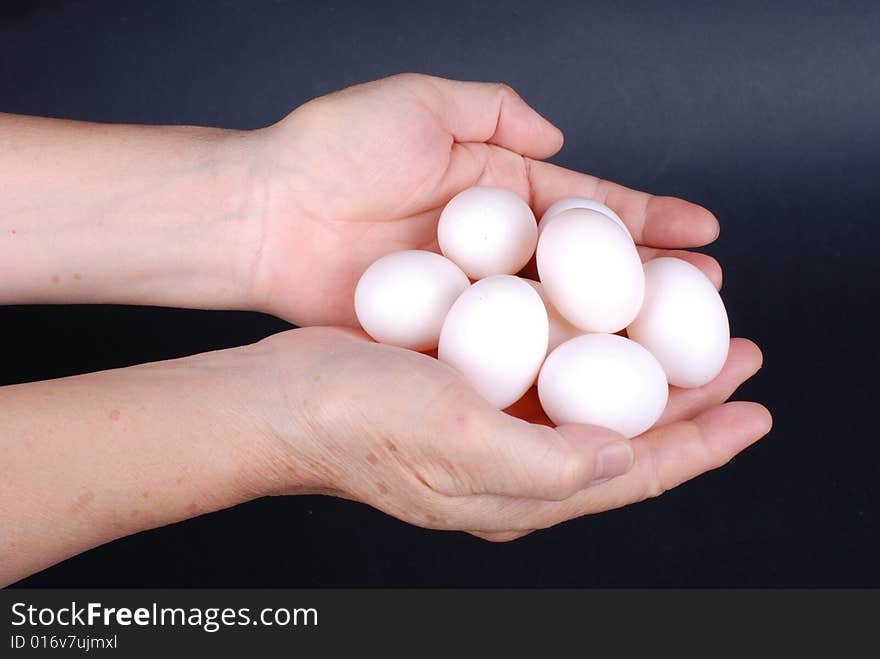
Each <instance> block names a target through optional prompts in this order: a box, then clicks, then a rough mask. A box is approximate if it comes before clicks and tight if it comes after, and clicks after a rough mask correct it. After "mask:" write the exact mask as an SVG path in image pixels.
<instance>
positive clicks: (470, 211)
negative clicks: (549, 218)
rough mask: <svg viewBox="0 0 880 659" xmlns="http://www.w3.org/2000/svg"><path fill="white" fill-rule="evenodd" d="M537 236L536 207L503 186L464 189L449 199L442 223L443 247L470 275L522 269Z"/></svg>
mask: <svg viewBox="0 0 880 659" xmlns="http://www.w3.org/2000/svg"><path fill="white" fill-rule="evenodd" d="M537 240H538V225H537V222H536V221H535V216H534V214H533V213H532V209H531V208H529V205H528V204H527V203H526V202H524V201H523V200H522V199H520V198H519V197H518V196H517V195H515V194H514V193H513V192H510V191H509V190H504V189H503V188H494V187H489V186H480V187H475V188H468V189H467V190H465V191H463V192H460V193H459V194H457V195H456V196H455V197H453V198H452V200H451V201H450V202H449V203H448V204H446V207H445V208H444V209H443V212H442V213H441V214H440V221H439V223H438V225H437V241H438V242H439V244H440V251H442V252H443V254H444V255H445V256H446V257H448V258H449V259H451V260H452V261H453V262H455V263H456V264H458V266H459V267H460V268H461V269H462V270H463V271H464V273H465V274H466V275H467V276H468V277H470V278H471V279H483V278H484V277H490V276H492V275H512V274H514V273H516V272H519V271H520V270H521V269H522V267H523V266H524V265H525V264H526V263H527V262H528V260H529V259H530V258H531V257H532V254H533V253H534V251H535V244H536V242H537Z"/></svg>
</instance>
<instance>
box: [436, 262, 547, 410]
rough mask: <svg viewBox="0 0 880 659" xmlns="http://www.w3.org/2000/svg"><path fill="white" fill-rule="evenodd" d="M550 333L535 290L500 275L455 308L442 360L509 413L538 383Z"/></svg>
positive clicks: (441, 351)
mask: <svg viewBox="0 0 880 659" xmlns="http://www.w3.org/2000/svg"><path fill="white" fill-rule="evenodd" d="M548 335H549V321H548V319H547V311H546V310H545V308H544V303H543V302H542V301H541V296H540V295H538V293H537V292H535V289H533V288H532V287H531V286H529V284H527V283H526V282H525V281H524V280H522V279H520V278H518V277H512V276H510V275H496V276H494V277H488V278H486V279H483V280H480V281H478V282H477V283H475V284H473V285H472V286H471V287H470V288H469V289H468V290H466V291H465V292H464V293H462V294H461V295H460V296H459V298H458V299H457V300H456V301H455V304H453V305H452V308H451V309H450V310H449V314H448V315H447V316H446V321H445V322H444V323H443V329H442V331H441V332H440V348H439V350H438V355H437V357H438V359H440V361H443V362H446V363H447V364H449V365H450V366H452V367H453V368H455V369H456V370H458V371H459V372H460V373H461V374H462V375H463V376H464V378H465V379H466V380H467V381H468V382H470V384H471V385H472V386H473V387H474V389H476V390H477V392H479V393H480V395H482V396H483V398H485V399H486V400H487V401H489V402H490V403H491V404H492V405H494V406H495V407H497V408H498V409H504V408H505V407H508V406H510V405H512V404H513V403H515V402H516V401H517V400H519V399H520V398H521V397H522V396H523V394H525V392H526V391H527V390H528V389H529V387H531V386H532V385H533V384H534V382H535V378H536V377H537V375H538V371H539V370H540V368H541V363H542V362H543V361H544V357H545V356H546V354H547V339H548Z"/></svg>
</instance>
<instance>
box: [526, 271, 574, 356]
mask: <svg viewBox="0 0 880 659" xmlns="http://www.w3.org/2000/svg"><path fill="white" fill-rule="evenodd" d="M524 281H525V282H526V283H527V284H529V285H530V286H531V287H532V288H534V289H535V290H536V291H537V292H538V295H540V296H541V299H542V300H543V301H544V307H545V308H546V309H547V317H548V318H549V320H550V339H549V341H548V343H547V352H550V351H552V350H553V349H554V348H555V347H556V346H558V345H559V344H560V343H565V342H566V341H568V340H569V339H573V338H574V337H576V336H580V335H581V334H583V333H584V331H583V330H582V329H579V328H577V327H575V326H574V325H572V324H571V323H570V322H568V321H567V320H566V319H565V318H564V317H563V315H562V314H561V313H559V310H558V309H557V308H556V307H554V306H553V303H552V302H551V301H550V298H548V297H547V292H546V291H545V290H544V286H543V284H541V282H539V281H535V280H533V279H524Z"/></svg>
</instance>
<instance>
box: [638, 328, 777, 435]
mask: <svg viewBox="0 0 880 659" xmlns="http://www.w3.org/2000/svg"><path fill="white" fill-rule="evenodd" d="M763 361H764V356H763V355H762V354H761V349H760V348H759V347H758V346H757V345H755V344H754V343H753V342H752V341H749V340H748V339H731V341H730V351H729V352H728V353H727V362H725V364H724V368H722V369H721V373H719V374H718V376H717V377H716V378H715V379H714V380H712V381H711V382H710V383H709V384H706V385H704V386H702V387H697V388H695V389H681V388H679V387H670V388H669V402H668V403H667V404H666V409H665V410H664V411H663V416H662V417H660V420H659V421H658V422H657V424H656V425H655V427H659V426H662V425H666V424H667V423H674V422H676V421H682V420H684V419H691V418H693V417H694V416H696V415H698V414H700V413H701V412H703V411H704V410H706V409H708V408H710V407H714V406H716V405H720V404H721V403H723V402H724V401H726V400H727V399H728V398H730V397H731V396H732V395H733V392H734V391H736V390H737V388H739V386H740V385H741V384H742V383H743V382H745V381H746V380H748V379H749V378H750V377H752V376H753V375H754V374H755V373H757V372H758V371H759V370H760V368H761V365H762V364H763Z"/></svg>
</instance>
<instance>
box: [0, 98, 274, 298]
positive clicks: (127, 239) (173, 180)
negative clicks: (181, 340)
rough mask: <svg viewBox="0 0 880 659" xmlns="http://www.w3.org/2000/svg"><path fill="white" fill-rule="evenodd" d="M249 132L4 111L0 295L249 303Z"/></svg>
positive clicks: (254, 236) (255, 244) (255, 229)
mask: <svg viewBox="0 0 880 659" xmlns="http://www.w3.org/2000/svg"><path fill="white" fill-rule="evenodd" d="M247 135H248V134H247V133H242V132H239V131H228V130H219V129H211V128H197V127H183V126H123V125H103V124H89V123H82V122H69V121H59V120H49V119H40V118H31V117H9V116H3V115H0V141H4V142H6V143H8V147H9V148H6V149H3V150H2V151H0V171H2V172H4V176H6V177H7V181H6V182H7V187H8V189H9V191H10V194H8V195H6V196H5V197H4V198H3V199H2V200H0V260H2V261H3V262H4V264H5V265H7V266H8V268H7V273H8V274H9V276H8V277H6V278H5V279H4V280H3V281H2V282H0V303H6V304H16V303H17V304H28V303H120V304H153V305H162V306H183V307H194V308H221V309H225V308H248V304H249V302H250V301H251V291H250V289H249V283H250V273H249V270H248V268H249V267H250V266H251V265H252V263H253V254H255V253H256V252H257V251H258V249H259V226H258V224H259V222H255V221H254V219H255V218H254V214H255V212H256V211H257V210H258V204H255V203H254V199H255V195H254V189H255V186H254V185H253V184H252V180H253V179H254V177H253V174H252V173H253V167H252V162H253V157H252V155H251V154H252V153H253V150H252V149H249V148H248V144H249V140H248V139H247ZM256 219H257V220H258V219H259V218H258V217H257V218H256Z"/></svg>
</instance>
